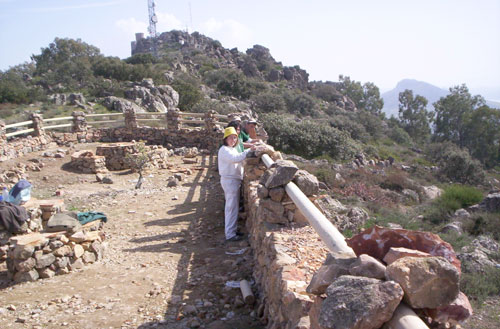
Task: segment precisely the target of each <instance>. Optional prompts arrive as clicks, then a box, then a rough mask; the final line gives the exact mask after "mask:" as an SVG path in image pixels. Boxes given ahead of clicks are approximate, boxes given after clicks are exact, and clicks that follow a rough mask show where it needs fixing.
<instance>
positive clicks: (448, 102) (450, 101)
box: [433, 84, 484, 148]
mask: <svg viewBox="0 0 500 329" xmlns="http://www.w3.org/2000/svg"><path fill="white" fill-rule="evenodd" d="M482 105H484V99H483V98H482V97H481V96H479V95H476V96H472V95H471V94H470V93H469V89H468V88H467V86H466V85H465V84H463V85H461V86H455V87H452V88H450V94H449V95H447V96H446V97H441V98H440V99H439V100H438V101H437V102H436V103H434V109H435V112H436V119H435V121H434V135H433V138H434V140H435V141H438V142H441V141H450V142H453V143H455V144H457V145H458V146H459V147H461V148H462V147H464V146H466V144H467V143H466V129H467V128H466V127H467V122H468V120H469V118H470V116H471V115H472V112H473V111H474V110H475V109H477V108H478V107H480V106H482Z"/></svg>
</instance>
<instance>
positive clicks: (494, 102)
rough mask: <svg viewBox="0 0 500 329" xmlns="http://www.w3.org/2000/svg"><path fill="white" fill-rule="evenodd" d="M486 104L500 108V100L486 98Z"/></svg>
mask: <svg viewBox="0 0 500 329" xmlns="http://www.w3.org/2000/svg"><path fill="white" fill-rule="evenodd" d="M486 105H488V106H489V107H491V108H494V109H499V110H500V102H497V101H489V100H486Z"/></svg>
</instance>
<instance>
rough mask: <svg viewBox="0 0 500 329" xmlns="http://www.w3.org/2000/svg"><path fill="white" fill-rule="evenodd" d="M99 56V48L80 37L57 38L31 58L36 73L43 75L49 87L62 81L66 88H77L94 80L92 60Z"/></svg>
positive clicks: (44, 81)
mask: <svg viewBox="0 0 500 329" xmlns="http://www.w3.org/2000/svg"><path fill="white" fill-rule="evenodd" d="M99 57H102V55H101V54H100V51H99V48H97V47H94V46H91V45H89V44H86V43H85V42H82V41H81V40H80V39H77V40H73V39H59V38H55V40H54V42H52V43H51V44H50V45H49V46H48V47H47V48H42V53H41V54H40V55H32V56H31V59H32V60H33V61H34V62H35V64H36V70H35V74H36V75H38V76H43V81H42V83H44V84H45V85H46V86H47V87H50V86H52V85H56V84H58V83H62V84H64V87H65V89H68V90H77V89H79V88H81V87H82V86H85V85H87V84H89V81H92V80H93V72H92V62H93V61H94V60H95V59H96V58H99Z"/></svg>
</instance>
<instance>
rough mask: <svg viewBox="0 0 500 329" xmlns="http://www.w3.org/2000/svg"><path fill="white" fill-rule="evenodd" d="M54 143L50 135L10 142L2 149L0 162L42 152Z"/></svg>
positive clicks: (0, 148)
mask: <svg viewBox="0 0 500 329" xmlns="http://www.w3.org/2000/svg"><path fill="white" fill-rule="evenodd" d="M51 142H52V137H51V136H50V135H45V134H44V135H41V136H36V137H33V136H27V137H24V138H16V139H12V140H9V142H8V143H5V144H3V145H2V147H0V162H1V161H6V160H9V159H14V158H18V157H21V156H23V155H25V154H28V153H31V152H36V151H41V150H44V149H46V148H47V147H48V145H49V144H50V143H51Z"/></svg>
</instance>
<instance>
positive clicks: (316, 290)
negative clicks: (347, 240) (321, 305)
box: [307, 253, 357, 295]
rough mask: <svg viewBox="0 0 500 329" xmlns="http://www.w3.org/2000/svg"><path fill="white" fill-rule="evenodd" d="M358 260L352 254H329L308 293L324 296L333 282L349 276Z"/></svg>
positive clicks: (308, 288) (313, 278) (315, 275)
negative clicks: (350, 270) (352, 266)
mask: <svg viewBox="0 0 500 329" xmlns="http://www.w3.org/2000/svg"><path fill="white" fill-rule="evenodd" d="M356 259H357V258H356V256H355V255H353V254H352V253H331V254H328V256H327V258H326V260H325V262H324V263H323V265H322V266H321V267H320V268H319V270H318V271H316V273H314V275H313V277H312V279H311V283H310V284H309V286H308V287H307V292H308V293H311V294H315V295H321V294H324V293H325V291H326V288H328V286H329V285H330V284H332V282H333V281H335V280H336V279H337V278H338V277H340V276H342V275H348V274H349V269H350V268H351V265H352V264H353V263H354V262H355V261H356Z"/></svg>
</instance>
